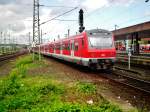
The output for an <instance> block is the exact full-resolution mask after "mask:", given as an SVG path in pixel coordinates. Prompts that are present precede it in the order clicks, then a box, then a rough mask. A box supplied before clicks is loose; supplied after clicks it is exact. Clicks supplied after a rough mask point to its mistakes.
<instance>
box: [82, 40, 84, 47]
mask: <svg viewBox="0 0 150 112" xmlns="http://www.w3.org/2000/svg"><path fill="white" fill-rule="evenodd" d="M82 47H84V40H83V39H82Z"/></svg>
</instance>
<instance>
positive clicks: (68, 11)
mask: <svg viewBox="0 0 150 112" xmlns="http://www.w3.org/2000/svg"><path fill="white" fill-rule="evenodd" d="M77 8H78V7H75V8H73V9H71V10H69V11H66V12H64V13H62V14H60V15H57V16H56V17H53V18H51V19H50V20H47V21H45V22H42V23H41V24H40V25H43V24H45V23H48V22H50V21H52V20H54V19H56V18H58V17H61V16H63V15H65V14H67V13H70V12H72V11H73V10H76V9H77Z"/></svg>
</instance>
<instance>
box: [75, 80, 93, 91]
mask: <svg viewBox="0 0 150 112" xmlns="http://www.w3.org/2000/svg"><path fill="white" fill-rule="evenodd" d="M77 90H78V91H80V92H83V93H95V92H96V86H95V85H93V84H91V83H81V82H79V83H77Z"/></svg>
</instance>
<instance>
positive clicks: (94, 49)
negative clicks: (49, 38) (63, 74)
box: [41, 29, 116, 69]
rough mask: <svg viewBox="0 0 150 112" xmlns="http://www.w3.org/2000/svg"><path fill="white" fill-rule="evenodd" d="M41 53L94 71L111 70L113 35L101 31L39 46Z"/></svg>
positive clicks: (113, 51)
mask: <svg viewBox="0 0 150 112" xmlns="http://www.w3.org/2000/svg"><path fill="white" fill-rule="evenodd" d="M41 53H42V54H44V55H49V56H53V57H56V58H59V59H62V60H66V61H69V62H73V63H77V64H80V65H83V66H88V67H90V68H95V69H111V68H112V67H113V64H114V61H115V58H116V50H115V46H114V38H113V35H112V33H111V32H109V31H107V30H103V29H93V30H87V31H84V32H82V33H80V34H78V35H75V36H71V37H69V38H65V39H61V40H59V41H55V42H52V43H47V44H44V45H41Z"/></svg>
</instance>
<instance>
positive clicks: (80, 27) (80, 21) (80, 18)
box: [79, 9, 85, 33]
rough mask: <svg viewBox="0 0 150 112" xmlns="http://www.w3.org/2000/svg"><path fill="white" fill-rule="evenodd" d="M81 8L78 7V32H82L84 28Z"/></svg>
mask: <svg viewBox="0 0 150 112" xmlns="http://www.w3.org/2000/svg"><path fill="white" fill-rule="evenodd" d="M83 13H84V12H83V10H82V9H80V11H79V32H80V33H82V32H83V31H84V29H85V27H84V26H83V24H84V18H83Z"/></svg>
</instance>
